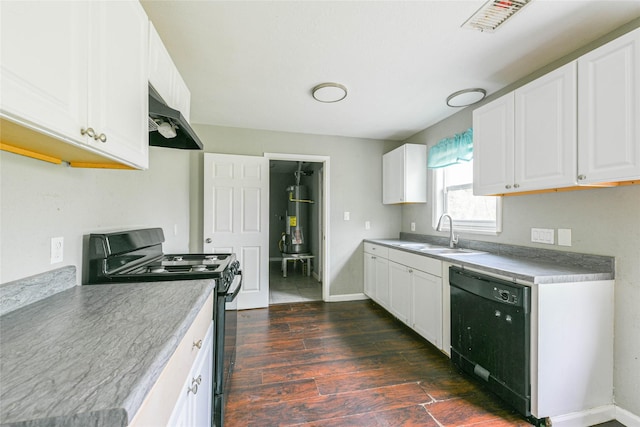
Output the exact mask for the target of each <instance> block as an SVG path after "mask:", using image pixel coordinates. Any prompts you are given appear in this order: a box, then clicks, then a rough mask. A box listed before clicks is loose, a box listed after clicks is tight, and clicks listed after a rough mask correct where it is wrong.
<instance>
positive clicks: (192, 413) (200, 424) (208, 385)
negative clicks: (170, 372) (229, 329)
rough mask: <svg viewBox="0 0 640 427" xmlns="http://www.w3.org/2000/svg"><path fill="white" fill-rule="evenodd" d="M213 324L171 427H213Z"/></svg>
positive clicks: (180, 398)
mask: <svg viewBox="0 0 640 427" xmlns="http://www.w3.org/2000/svg"><path fill="white" fill-rule="evenodd" d="M212 341H213V324H212V325H211V327H210V328H209V331H208V332H207V337H206V338H205V339H204V340H203V342H202V348H201V352H200V353H198V357H197V358H196V360H195V362H194V364H193V367H192V368H191V371H190V372H189V375H188V376H187V379H186V381H185V382H184V385H183V386H182V389H181V391H180V397H179V398H178V401H177V402H176V406H175V407H174V409H173V414H171V418H169V424H168V425H170V426H175V427H205V426H207V427H208V426H210V425H211V391H212V385H213V384H212V380H213V345H212Z"/></svg>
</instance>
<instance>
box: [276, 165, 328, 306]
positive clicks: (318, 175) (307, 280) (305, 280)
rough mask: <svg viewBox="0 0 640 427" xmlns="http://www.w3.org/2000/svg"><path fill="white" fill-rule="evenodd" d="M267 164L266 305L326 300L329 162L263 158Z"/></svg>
mask: <svg viewBox="0 0 640 427" xmlns="http://www.w3.org/2000/svg"><path fill="white" fill-rule="evenodd" d="M265 157H267V158H268V159H269V304H270V305H272V304H282V303H291V302H304V301H322V300H326V299H327V297H328V283H327V280H326V277H327V274H326V273H327V266H326V264H327V263H326V260H327V257H326V254H327V251H326V235H327V231H326V225H327V212H328V209H327V204H326V203H325V201H326V200H327V198H326V191H327V184H326V182H325V180H326V177H327V174H326V171H327V168H328V161H329V159H328V158H325V157H323V156H300V155H286V154H265Z"/></svg>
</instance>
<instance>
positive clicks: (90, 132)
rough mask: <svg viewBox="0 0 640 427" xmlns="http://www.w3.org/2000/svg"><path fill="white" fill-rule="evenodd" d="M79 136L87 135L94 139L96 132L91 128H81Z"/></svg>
mask: <svg viewBox="0 0 640 427" xmlns="http://www.w3.org/2000/svg"><path fill="white" fill-rule="evenodd" d="M80 134H81V135H88V136H89V137H90V138H93V139H95V138H96V131H95V130H93V128H86V129H85V128H82V129H80Z"/></svg>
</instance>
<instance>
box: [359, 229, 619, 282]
mask: <svg viewBox="0 0 640 427" xmlns="http://www.w3.org/2000/svg"><path fill="white" fill-rule="evenodd" d="M403 234H404V236H403V235H401V236H400V239H366V240H365V241H367V242H371V243H376V244H379V245H383V246H387V247H389V248H393V249H398V250H402V251H406V252H413V253H417V254H420V255H423V256H429V257H432V258H437V259H440V260H442V261H446V262H449V263H452V264H456V265H461V266H463V267H469V268H474V269H477V270H481V271H486V272H487V273H494V274H498V275H501V276H506V277H509V278H512V279H515V280H521V281H524V282H528V283H532V284H548V283H568V282H587V281H595V280H612V279H614V276H615V263H614V262H615V259H614V258H613V257H609V256H600V255H590V254H580V253H575V252H565V251H555V250H549V249H540V248H530V247H525V246H514V245H502V244H494V243H484V242H474V241H465V242H461V243H462V244H461V245H460V246H461V247H463V248H467V249H469V250H470V251H473V252H475V253H471V254H469V253H466V254H437V253H429V252H425V251H420V250H416V249H413V248H411V247H407V246H404V247H403V246H401V245H407V244H412V243H420V242H423V243H431V244H440V245H443V246H446V244H447V242H446V241H444V240H442V239H441V238H437V237H436V238H429V236H420V235H411V234H409V233H403Z"/></svg>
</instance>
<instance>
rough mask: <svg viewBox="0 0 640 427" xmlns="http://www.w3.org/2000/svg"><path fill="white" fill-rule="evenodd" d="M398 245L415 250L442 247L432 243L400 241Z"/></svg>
mask: <svg viewBox="0 0 640 427" xmlns="http://www.w3.org/2000/svg"><path fill="white" fill-rule="evenodd" d="M396 246H398V247H400V248H405V249H413V250H418V251H422V250H429V249H442V246H437V245H432V244H430V243H398V244H397V245H396Z"/></svg>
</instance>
